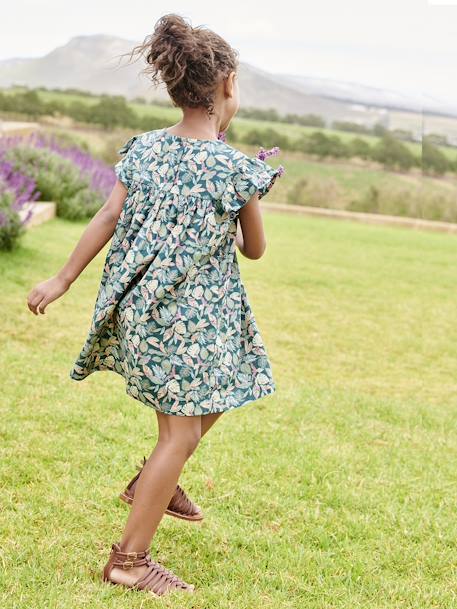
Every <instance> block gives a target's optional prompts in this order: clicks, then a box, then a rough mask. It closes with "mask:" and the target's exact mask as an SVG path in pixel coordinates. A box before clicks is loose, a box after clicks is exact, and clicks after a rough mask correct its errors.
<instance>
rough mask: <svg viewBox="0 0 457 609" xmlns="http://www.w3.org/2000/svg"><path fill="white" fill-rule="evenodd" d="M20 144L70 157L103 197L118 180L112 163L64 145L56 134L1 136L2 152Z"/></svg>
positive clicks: (75, 147)
mask: <svg viewBox="0 0 457 609" xmlns="http://www.w3.org/2000/svg"><path fill="white" fill-rule="evenodd" d="M20 145H25V146H28V147H33V148H46V149H47V150H50V151H51V152H54V153H55V154H58V155H59V156H61V157H62V158H65V159H68V160H69V161H71V162H72V163H73V165H75V166H76V167H77V168H78V169H79V171H80V174H81V175H82V176H84V177H86V178H88V180H89V183H90V187H91V188H92V189H93V190H95V191H97V192H99V193H100V194H101V195H102V197H107V196H108V195H109V193H110V192H111V189H112V188H113V186H114V184H115V182H116V174H115V173H114V169H113V168H112V167H111V166H110V165H107V164H106V163H104V162H103V161H100V160H98V159H94V158H93V157H92V156H91V155H90V154H88V153H87V152H84V151H83V150H81V149H80V148H78V147H77V146H68V147H66V146H63V145H62V144H60V143H59V142H58V141H57V139H56V138H55V137H54V136H48V137H45V136H44V135H41V134H40V133H37V132H35V133H31V134H30V135H28V136H20V135H16V136H9V137H1V138H0V153H1V152H2V151H6V150H9V149H11V148H16V147H17V146H20Z"/></svg>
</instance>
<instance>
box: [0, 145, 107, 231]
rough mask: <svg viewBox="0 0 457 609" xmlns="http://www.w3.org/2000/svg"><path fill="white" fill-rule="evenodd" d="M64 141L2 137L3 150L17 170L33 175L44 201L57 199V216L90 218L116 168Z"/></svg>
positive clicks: (76, 218)
mask: <svg viewBox="0 0 457 609" xmlns="http://www.w3.org/2000/svg"><path fill="white" fill-rule="evenodd" d="M66 143H67V142H65V140H60V141H59V140H58V139H57V138H55V137H52V138H45V137H42V136H41V135H38V134H32V135H31V136H28V137H12V138H2V139H1V140H0V149H1V148H2V149H3V156H4V158H5V159H7V160H8V161H10V162H11V164H12V165H13V167H14V169H15V170H16V171H19V172H21V173H22V174H24V175H26V176H28V177H29V178H32V179H33V180H34V181H35V183H36V185H37V188H38V190H39V191H40V193H41V199H42V200H49V201H55V202H56V205H57V210H56V213H57V215H58V216H61V217H65V218H68V219H70V220H80V219H81V220H82V219H84V218H89V217H91V216H93V214H94V213H95V212H96V211H97V210H98V209H99V208H100V207H101V206H102V204H103V202H104V200H105V199H106V197H107V196H108V194H109V193H110V191H111V189H112V187H113V186H114V183H115V180H116V176H115V173H114V170H113V168H112V167H110V166H109V165H106V164H105V163H103V162H102V161H99V160H97V159H94V158H92V157H91V156H90V155H89V154H88V153H87V152H86V151H84V150H81V149H80V148H78V147H76V146H67V145H65V144H66Z"/></svg>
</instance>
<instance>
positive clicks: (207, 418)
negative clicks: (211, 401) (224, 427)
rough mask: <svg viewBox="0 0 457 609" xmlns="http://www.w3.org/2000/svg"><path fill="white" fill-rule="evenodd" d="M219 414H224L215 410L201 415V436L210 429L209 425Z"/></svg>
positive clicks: (212, 423) (210, 425) (211, 424)
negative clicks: (212, 412)
mask: <svg viewBox="0 0 457 609" xmlns="http://www.w3.org/2000/svg"><path fill="white" fill-rule="evenodd" d="M221 414H224V413H223V412H215V413H214V414H205V415H202V416H201V422H202V424H201V428H202V433H201V437H202V438H203V436H204V435H205V433H206V432H207V431H209V430H210V429H211V427H212V426H213V425H214V423H215V422H216V421H217V420H218V418H219V417H220V416H221Z"/></svg>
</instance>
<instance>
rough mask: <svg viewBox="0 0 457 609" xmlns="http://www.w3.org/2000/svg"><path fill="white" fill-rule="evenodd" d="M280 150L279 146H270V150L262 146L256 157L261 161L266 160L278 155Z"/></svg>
mask: <svg viewBox="0 0 457 609" xmlns="http://www.w3.org/2000/svg"><path fill="white" fill-rule="evenodd" d="M279 152H280V150H279V147H278V146H273V148H270V149H269V150H265V148H263V147H261V148H260V150H259V151H258V153H257V154H256V157H257V158H258V159H260V160H261V161H264V160H265V159H267V158H268V157H270V156H277V155H278V154H279Z"/></svg>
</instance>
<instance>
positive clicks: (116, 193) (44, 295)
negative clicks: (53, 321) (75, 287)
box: [27, 180, 127, 315]
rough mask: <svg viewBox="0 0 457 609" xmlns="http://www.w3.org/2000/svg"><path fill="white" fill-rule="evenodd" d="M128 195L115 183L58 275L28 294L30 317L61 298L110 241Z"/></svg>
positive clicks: (120, 184) (120, 183) (119, 182)
mask: <svg viewBox="0 0 457 609" xmlns="http://www.w3.org/2000/svg"><path fill="white" fill-rule="evenodd" d="M126 195H127V189H126V187H125V186H124V184H123V183H122V182H121V181H120V180H117V181H116V184H115V185H114V188H113V190H112V191H111V194H110V195H109V197H108V199H107V200H106V201H105V203H104V205H103V207H101V208H100V209H99V210H98V212H97V213H96V214H95V215H94V217H93V218H92V220H91V221H90V222H89V224H88V225H87V227H86V228H85V230H84V232H83V234H82V236H81V238H80V239H79V241H78V243H77V245H76V247H75V248H74V250H73V252H72V253H71V255H70V257H69V258H68V261H67V262H66V263H65V265H64V266H63V267H62V268H61V269H60V271H59V272H58V273H57V274H56V275H54V276H53V277H51V278H50V279H47V280H46V281H43V282H41V283H39V284H37V285H36V286H35V287H34V288H33V289H32V290H31V292H30V293H29V295H28V298H27V305H28V308H29V309H30V311H31V312H32V313H34V314H35V315H38V313H44V312H45V308H46V306H47V305H48V304H49V303H50V302H52V301H54V300H57V298H59V297H60V296H62V294H64V293H65V292H66V291H67V290H68V289H69V287H70V285H71V284H72V283H73V282H74V281H75V280H76V279H77V278H78V277H79V275H80V274H81V272H82V271H83V270H84V269H85V268H86V266H87V265H88V264H89V262H90V261H91V260H92V259H93V258H95V256H96V255H97V254H98V252H99V251H100V250H101V249H102V248H103V246H104V245H105V244H106V243H107V242H108V241H109V239H111V237H112V236H113V233H114V229H115V228H116V224H117V221H118V219H119V216H120V213H121V211H122V206H123V204H124V201H125V197H126Z"/></svg>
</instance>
